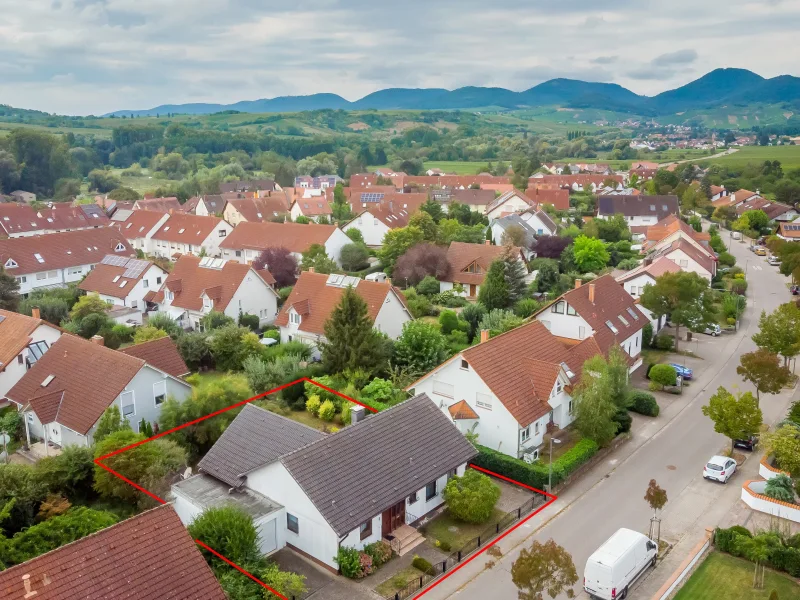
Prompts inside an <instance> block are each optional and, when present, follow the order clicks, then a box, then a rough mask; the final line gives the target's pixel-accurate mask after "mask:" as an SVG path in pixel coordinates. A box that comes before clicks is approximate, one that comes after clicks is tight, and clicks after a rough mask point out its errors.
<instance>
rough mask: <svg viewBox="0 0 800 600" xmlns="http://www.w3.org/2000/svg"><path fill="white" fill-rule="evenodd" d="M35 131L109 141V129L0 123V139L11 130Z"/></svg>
mask: <svg viewBox="0 0 800 600" xmlns="http://www.w3.org/2000/svg"><path fill="white" fill-rule="evenodd" d="M20 128H22V129H36V130H38V131H44V132H46V133H74V134H75V135H86V136H94V137H96V138H101V139H111V129H106V128H101V127H98V128H94V127H48V126H46V125H35V124H29V123H9V122H3V121H0V137H4V136H6V135H8V132H9V131H11V130H12V129H20Z"/></svg>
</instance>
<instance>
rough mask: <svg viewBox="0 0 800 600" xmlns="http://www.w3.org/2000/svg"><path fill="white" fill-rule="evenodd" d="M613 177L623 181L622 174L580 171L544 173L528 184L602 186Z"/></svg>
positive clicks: (564, 186) (533, 178)
mask: <svg viewBox="0 0 800 600" xmlns="http://www.w3.org/2000/svg"><path fill="white" fill-rule="evenodd" d="M609 179H611V180H612V181H616V182H617V183H622V175H593V174H590V173H578V174H577V175H542V176H541V177H531V178H530V179H528V186H539V184H545V185H548V186H558V187H559V188H567V187H569V188H571V187H572V186H573V185H574V184H578V185H580V186H582V187H583V188H584V189H586V187H587V186H588V187H591V184H593V183H594V184H595V186H601V185H603V183H604V182H605V181H608V180H609Z"/></svg>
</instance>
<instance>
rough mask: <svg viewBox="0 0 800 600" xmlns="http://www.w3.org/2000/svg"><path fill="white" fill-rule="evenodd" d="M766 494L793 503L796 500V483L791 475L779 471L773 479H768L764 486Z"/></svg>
mask: <svg viewBox="0 0 800 600" xmlns="http://www.w3.org/2000/svg"><path fill="white" fill-rule="evenodd" d="M764 495H765V496H769V497H770V498H774V499H775V500H780V501H781V502H788V503H789V504H792V503H793V502H794V484H793V483H792V479H791V477H789V476H788V475H784V474H783V473H779V474H778V475H775V476H774V477H773V478H772V479H768V480H767V485H766V486H765V488H764Z"/></svg>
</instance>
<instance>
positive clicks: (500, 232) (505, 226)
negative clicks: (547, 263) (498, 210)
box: [491, 214, 549, 260]
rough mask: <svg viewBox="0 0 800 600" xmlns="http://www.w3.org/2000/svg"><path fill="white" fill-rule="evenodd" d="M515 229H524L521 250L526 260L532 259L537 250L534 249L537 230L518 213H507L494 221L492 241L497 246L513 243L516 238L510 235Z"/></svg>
mask: <svg viewBox="0 0 800 600" xmlns="http://www.w3.org/2000/svg"><path fill="white" fill-rule="evenodd" d="M513 229H518V230H521V231H522V234H523V236H524V241H523V242H522V244H521V250H522V252H523V254H524V256H525V260H531V258H534V257H535V256H536V252H534V250H533V248H534V246H536V230H535V229H534V228H533V226H531V225H530V224H529V223H528V222H527V221H524V220H523V219H522V217H520V216H519V215H517V214H513V215H507V216H505V217H502V218H500V219H496V220H494V221H492V225H491V230H492V242H493V243H494V244H495V245H496V246H504V245H505V244H506V243H513V242H514V238H513V237H509V236H510V235H511V233H512V230H513ZM548 235H549V234H548ZM517 241H519V240H517Z"/></svg>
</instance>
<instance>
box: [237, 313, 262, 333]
mask: <svg viewBox="0 0 800 600" xmlns="http://www.w3.org/2000/svg"><path fill="white" fill-rule="evenodd" d="M258 324H259V318H258V315H251V314H249V313H242V314H240V315H239V325H240V326H241V327H247V328H249V329H250V331H258Z"/></svg>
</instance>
